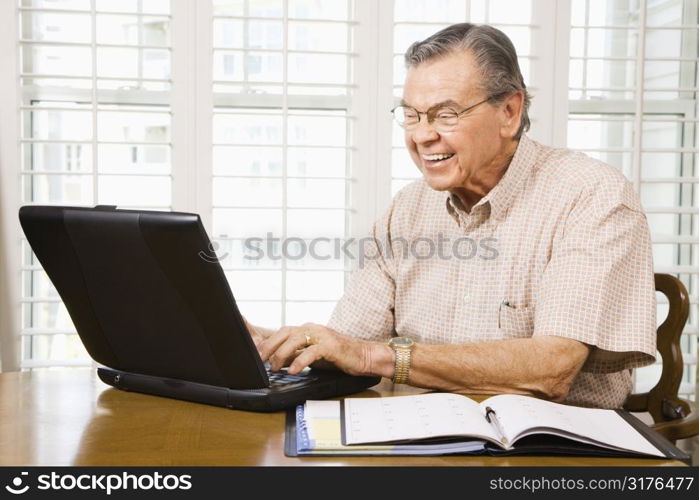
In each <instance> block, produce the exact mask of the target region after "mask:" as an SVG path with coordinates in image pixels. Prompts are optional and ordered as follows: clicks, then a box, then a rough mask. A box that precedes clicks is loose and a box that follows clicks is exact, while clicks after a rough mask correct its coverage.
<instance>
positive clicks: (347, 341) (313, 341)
mask: <svg viewBox="0 0 699 500" xmlns="http://www.w3.org/2000/svg"><path fill="white" fill-rule="evenodd" d="M257 348H258V350H259V351H260V356H261V357H262V361H267V360H269V362H270V365H271V369H272V370H275V371H276V370H280V369H281V368H282V367H283V366H286V365H287V364H289V363H291V364H290V365H289V369H288V372H289V373H291V374H296V373H298V372H300V371H301V370H303V369H304V368H306V367H307V366H310V365H311V364H313V363H316V362H318V361H325V362H328V363H330V364H332V365H333V366H335V367H337V368H338V369H340V370H342V371H344V372H346V373H349V374H350V375H381V376H385V377H390V376H392V374H393V351H392V350H391V348H390V347H388V345H386V344H381V343H379V342H368V341H366V340H360V339H354V338H350V337H347V336H345V335H341V334H339V333H337V332H335V331H334V330H331V329H330V328H327V327H325V326H323V325H316V324H313V323H306V324H304V325H301V326H287V327H284V328H282V329H280V330H279V331H278V332H277V333H275V334H274V335H271V336H270V337H268V338H267V339H265V340H264V341H263V342H262V343H261V344H259V345H258V347H257Z"/></svg>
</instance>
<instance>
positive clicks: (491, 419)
mask: <svg viewBox="0 0 699 500" xmlns="http://www.w3.org/2000/svg"><path fill="white" fill-rule="evenodd" d="M485 419H486V420H487V421H488V423H489V424H493V425H494V426H495V428H496V429H497V431H498V433H499V434H500V441H501V442H502V444H504V445H507V443H508V439H507V438H506V437H505V431H504V430H503V429H502V425H501V424H500V420H498V414H497V413H495V410H493V409H492V408H491V407H490V406H486V407H485Z"/></svg>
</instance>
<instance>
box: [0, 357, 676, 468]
mask: <svg viewBox="0 0 699 500" xmlns="http://www.w3.org/2000/svg"><path fill="white" fill-rule="evenodd" d="M415 392H420V391H418V390H416V389H412V388H407V387H404V386H400V387H399V388H394V387H393V386H392V384H390V383H389V382H387V381H384V382H382V383H381V384H380V385H378V386H376V387H374V388H372V389H371V390H370V391H366V392H364V393H362V395H365V396H372V395H373V396H377V395H379V394H381V395H395V394H399V393H400V394H407V393H415ZM0 465H3V466H6V465H123V466H125V465H151V466H169V465H282V466H288V465H303V466H308V465H364V466H366V465H390V466H395V465H411V466H423V465H424V466H447V465H455V466H465V465H476V466H478V465H488V466H495V465H515V466H528V465H543V466H565V465H602V466H610V465H612V466H615V465H619V466H621V465H624V466H630V465H652V466H658V465H683V464H682V463H681V462H676V461H670V460H646V459H612V458H568V457H563V458H561V457H506V458H493V457H455V456H450V457H331V458H326V457H303V458H290V457H285V456H284V414H283V412H278V413H249V412H243V411H236V410H227V409H224V408H217V407H213V406H206V405H201V404H195V403H188V402H184V401H177V400H172V399H166V398H159V397H155V396H147V395H143V394H137V393H128V392H123V391H119V390H116V389H113V388H111V387H109V386H107V385H105V384H103V383H102V382H101V381H100V380H99V379H98V378H97V376H96V374H95V370H93V369H88V368H70V369H52V370H36V371H33V372H8V373H2V374H0Z"/></svg>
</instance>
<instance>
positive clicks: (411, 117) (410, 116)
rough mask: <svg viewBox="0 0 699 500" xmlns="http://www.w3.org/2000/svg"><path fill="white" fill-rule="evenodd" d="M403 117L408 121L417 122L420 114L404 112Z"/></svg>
mask: <svg viewBox="0 0 699 500" xmlns="http://www.w3.org/2000/svg"><path fill="white" fill-rule="evenodd" d="M403 115H404V116H405V119H406V120H417V119H418V114H417V113H416V112H415V111H404V112H403Z"/></svg>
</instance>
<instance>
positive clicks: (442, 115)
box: [435, 109, 456, 120]
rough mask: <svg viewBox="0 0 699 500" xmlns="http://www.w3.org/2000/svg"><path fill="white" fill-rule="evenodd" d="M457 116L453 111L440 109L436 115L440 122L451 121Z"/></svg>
mask: <svg viewBox="0 0 699 500" xmlns="http://www.w3.org/2000/svg"><path fill="white" fill-rule="evenodd" d="M455 116H456V113H455V112H454V111H453V110H451V109H440V110H439V111H437V113H436V114H435V117H436V118H437V119H438V120H451V119H453V118H454V117H455Z"/></svg>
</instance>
